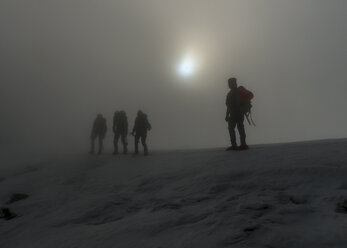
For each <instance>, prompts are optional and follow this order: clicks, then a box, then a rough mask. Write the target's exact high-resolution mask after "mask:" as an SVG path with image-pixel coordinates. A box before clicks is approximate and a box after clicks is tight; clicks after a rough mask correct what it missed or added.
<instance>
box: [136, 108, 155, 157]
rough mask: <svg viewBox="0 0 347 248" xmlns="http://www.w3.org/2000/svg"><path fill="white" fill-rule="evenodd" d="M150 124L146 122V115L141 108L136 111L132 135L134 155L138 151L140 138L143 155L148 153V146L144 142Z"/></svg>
mask: <svg viewBox="0 0 347 248" xmlns="http://www.w3.org/2000/svg"><path fill="white" fill-rule="evenodd" d="M151 128H152V127H151V124H149V122H148V118H147V115H146V114H144V113H143V112H142V111H141V110H139V111H138V112H137V117H136V119H135V124H134V128H133V131H132V132H131V134H132V135H134V136H135V153H134V154H135V155H137V154H138V153H139V141H140V139H141V143H142V145H143V151H144V155H145V156H147V155H148V148H147V144H146V138H147V131H148V130H151Z"/></svg>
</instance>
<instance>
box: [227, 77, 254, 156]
mask: <svg viewBox="0 0 347 248" xmlns="http://www.w3.org/2000/svg"><path fill="white" fill-rule="evenodd" d="M236 81H237V79H236V78H230V79H229V80H228V85H229V88H230V91H229V93H228V95H227V98H226V105H227V112H226V116H225V120H226V121H227V122H228V129H229V134H230V141H231V146H230V147H228V148H227V149H226V150H227V151H229V150H246V149H248V145H247V143H246V132H245V127H244V125H243V122H244V119H245V114H247V113H249V112H250V108H251V106H252V105H251V104H250V100H251V99H252V98H253V93H252V92H250V91H248V90H246V89H245V88H244V87H242V86H240V87H237V82H236ZM236 126H237V130H238V131H239V134H240V142H241V145H240V146H239V147H237V143H236V134H235V127H236Z"/></svg>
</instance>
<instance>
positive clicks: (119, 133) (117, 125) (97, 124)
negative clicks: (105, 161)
mask: <svg viewBox="0 0 347 248" xmlns="http://www.w3.org/2000/svg"><path fill="white" fill-rule="evenodd" d="M151 128H152V127H151V124H150V123H149V121H148V118H147V115H146V114H145V113H143V112H142V111H141V110H139V111H138V112H137V116H136V119H135V123H134V127H133V130H132V132H131V135H133V136H134V137H135V151H134V155H137V154H138V153H139V142H140V140H141V143H142V146H143V153H144V155H145V156H147V155H148V148H147V143H146V139H147V131H149V130H151ZM112 129H113V133H114V139H113V145H114V152H113V154H114V155H117V154H118V142H119V139H121V142H122V145H123V154H127V153H128V142H127V136H128V117H127V115H126V112H125V111H123V110H122V111H116V112H115V113H114V116H113V126H112ZM106 132H107V125H106V118H104V117H103V116H102V114H98V115H97V117H96V118H95V120H94V123H93V128H92V132H91V136H90V138H91V149H90V152H89V153H90V154H94V153H95V140H96V139H97V138H98V141H99V149H98V154H101V153H102V151H103V139H104V138H105V136H106Z"/></svg>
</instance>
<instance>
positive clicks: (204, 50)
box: [0, 0, 347, 152]
mask: <svg viewBox="0 0 347 248" xmlns="http://www.w3.org/2000/svg"><path fill="white" fill-rule="evenodd" d="M346 12H347V2H346V1H343V0H334V1H323V0H314V1H313V0H306V1H302V0H294V1H293V0H287V1H278V0H263V1H245V0H239V1H231V0H229V1H226V0H216V1H210V0H204V1H202V0H195V1H194V0H189V1H188V0H176V1H171V0H146V1H140V0H114V1H104V0H103V1H84V0H83V1H82V0H73V1H71V0H60V1H52V0H36V1H27V0H22V1H9V0H7V1H6V0H0V35H1V38H0V66H1V73H0V82H1V100H0V109H1V123H0V128H1V130H0V142H1V143H0V146H1V150H2V152H9V151H83V152H87V149H88V146H89V135H90V129H91V125H92V121H93V120H94V118H95V116H96V114H97V113H103V114H104V116H105V117H106V118H107V121H108V123H107V124H108V129H109V130H108V134H107V138H106V140H105V144H106V148H107V149H108V150H111V148H112V138H113V133H112V131H111V127H112V123H111V121H112V116H113V113H114V111H115V110H125V111H126V112H127V114H128V118H129V123H130V127H132V124H133V121H134V118H135V114H136V111H137V110H138V109H141V110H143V111H144V112H146V113H147V114H148V117H149V120H150V122H151V124H152V126H153V130H152V131H151V132H150V134H149V137H148V144H149V148H150V149H186V148H206V147H223V146H227V145H228V144H229V138H228V137H229V135H228V131H227V123H226V122H225V121H224V115H225V110H226V107H225V96H226V94H227V91H228V88H227V79H228V78H229V77H230V76H235V77H237V78H238V80H239V81H238V82H239V84H242V85H244V86H245V87H246V88H248V89H250V90H251V91H252V92H253V93H254V94H255V98H254V101H253V106H254V108H253V119H254V120H255V122H256V124H257V126H256V127H250V126H248V124H247V123H246V131H247V134H248V143H249V144H251V145H252V144H256V143H272V142H290V141H299V140H311V139H325V138H340V137H346V136H347V116H346V110H345V108H346V103H347V100H346V94H347V93H346V92H347V85H346V75H345V70H346V69H345V68H346V64H347V29H346V23H347V15H346ZM185 56H192V57H194V60H196V63H197V68H196V71H195V72H194V73H192V74H191V75H189V77H182V76H181V75H179V74H178V73H177V66H178V64H179V62H180V61H181V59H182V58H184V57H185ZM129 139H130V140H131V143H130V147H131V148H132V138H131V137H129Z"/></svg>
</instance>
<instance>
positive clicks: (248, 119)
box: [245, 114, 252, 126]
mask: <svg viewBox="0 0 347 248" xmlns="http://www.w3.org/2000/svg"><path fill="white" fill-rule="evenodd" d="M245 116H246V120H247V122H248V124H249V125H250V126H252V124H251V122H250V121H249V118H248V115H247V114H246V115H245Z"/></svg>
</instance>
